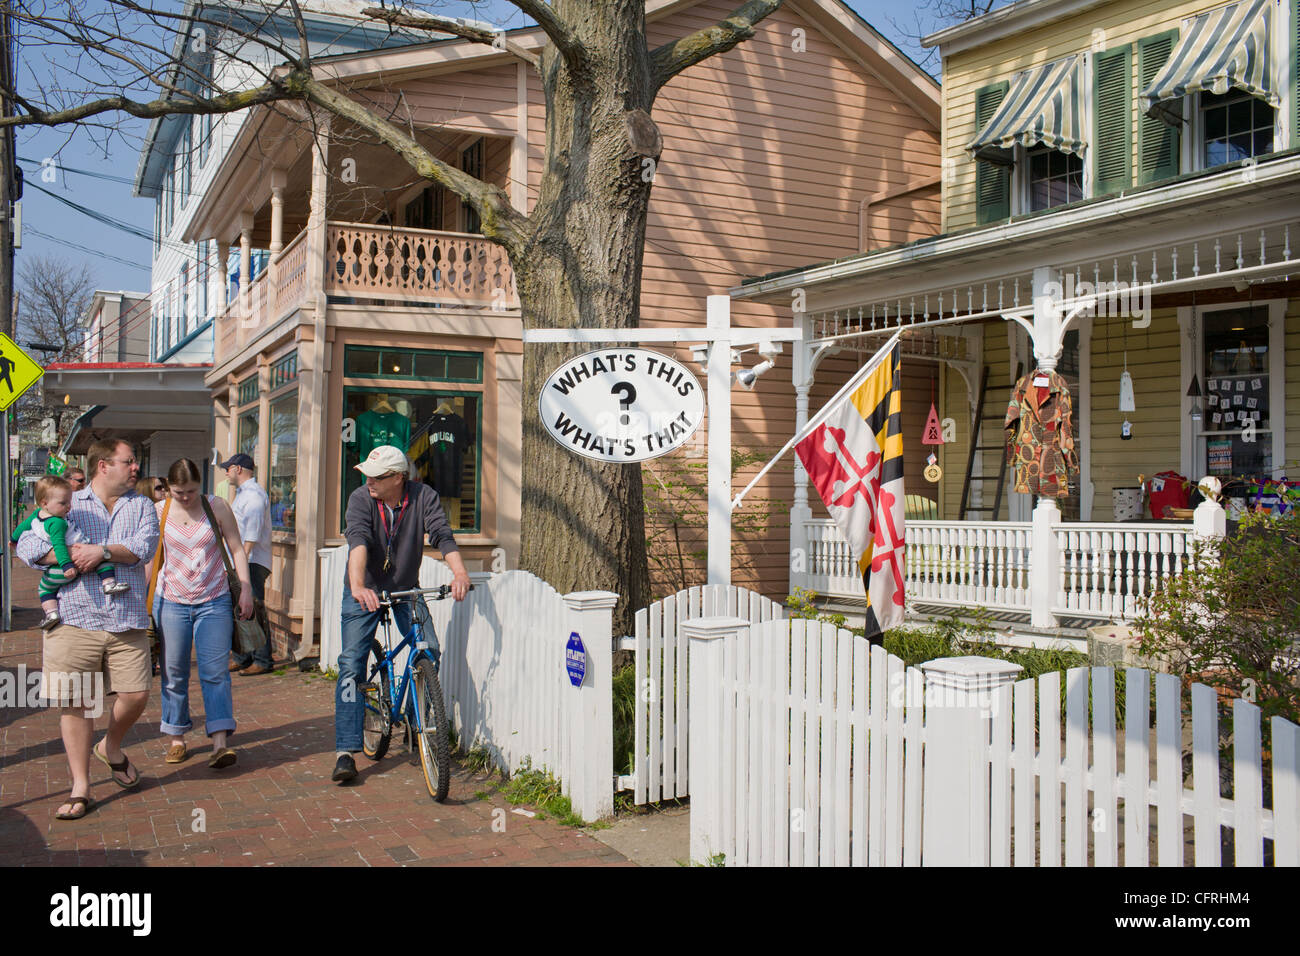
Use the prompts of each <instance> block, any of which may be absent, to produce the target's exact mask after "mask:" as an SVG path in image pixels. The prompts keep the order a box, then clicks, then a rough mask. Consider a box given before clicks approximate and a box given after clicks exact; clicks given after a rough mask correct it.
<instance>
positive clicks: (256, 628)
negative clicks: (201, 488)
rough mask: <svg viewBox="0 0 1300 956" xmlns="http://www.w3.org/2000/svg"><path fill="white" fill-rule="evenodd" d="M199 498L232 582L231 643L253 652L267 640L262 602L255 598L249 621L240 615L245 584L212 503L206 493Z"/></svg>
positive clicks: (227, 575)
mask: <svg viewBox="0 0 1300 956" xmlns="http://www.w3.org/2000/svg"><path fill="white" fill-rule="evenodd" d="M199 500H200V501H201V502H202V503H203V512H204V514H206V515H207V516H208V524H210V525H212V533H213V534H214V535H216V536H217V547H218V548H219V549H220V551H221V561H222V563H223V564H225V566H226V581H227V582H228V583H229V584H230V613H231V616H232V617H233V618H234V620H235V633H234V639H233V641H232V642H231V643H232V644H233V646H234V648H235V650H236V651H237V652H238V653H240V654H252V653H253V652H254V651H256V650H257V649H258V648H260V647H261V646H262V645H263V644H265V643H266V642H267V636H266V632H265V631H264V630H262V624H261V622H260V621H259V618H260V617H261V615H260V614H259V613H258V608H257V605H258V604H259V603H260V602H258V600H257V599H256V598H254V599H253V616H252V617H250V618H249V619H248V620H247V621H245V620H244V619H243V618H241V617H240V616H239V594H240V592H241V591H242V590H243V588H244V586H243V585H242V584H240V582H239V575H238V574H237V573H236V572H235V568H234V565H232V564H231V561H230V555H229V554H227V553H226V539H225V536H224V535H222V533H221V526H220V525H219V524H217V516H216V515H214V514H213V513H212V505H210V504H209V503H208V499H207V496H206V495H203V496H200V498H199Z"/></svg>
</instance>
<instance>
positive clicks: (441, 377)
mask: <svg viewBox="0 0 1300 956" xmlns="http://www.w3.org/2000/svg"><path fill="white" fill-rule="evenodd" d="M343 374H344V375H345V376H347V377H349V378H414V379H419V380H420V381H441V382H482V381H483V356H482V354H481V353H479V352H441V351H436V350H433V349H382V348H372V347H369V346H362V345H349V346H348V347H347V349H346V350H345V351H344V358H343Z"/></svg>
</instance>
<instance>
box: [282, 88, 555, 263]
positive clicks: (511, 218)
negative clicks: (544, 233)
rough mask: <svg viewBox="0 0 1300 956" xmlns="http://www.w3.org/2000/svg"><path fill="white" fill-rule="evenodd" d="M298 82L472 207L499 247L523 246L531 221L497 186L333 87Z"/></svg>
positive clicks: (512, 249)
mask: <svg viewBox="0 0 1300 956" xmlns="http://www.w3.org/2000/svg"><path fill="white" fill-rule="evenodd" d="M303 86H304V89H305V93H306V98H307V100H308V101H309V102H311V103H314V104H316V105H317V106H319V107H321V108H322V109H324V110H326V111H328V112H330V113H332V114H334V115H335V116H338V117H341V118H343V119H345V120H348V121H349V122H351V123H353V124H355V125H356V126H358V127H360V128H361V129H364V130H366V131H368V132H370V133H373V134H374V135H375V136H376V137H377V138H378V139H379V141H380V142H381V143H383V144H384V145H385V146H388V147H389V148H390V149H392V150H393V151H394V152H395V153H397V155H398V156H400V157H401V158H402V159H403V160H405V161H406V162H407V163H408V164H409V165H410V167H411V168H412V169H414V170H415V171H416V172H417V173H418V174H419V175H420V176H422V177H424V178H425V179H428V180H432V181H433V182H436V183H439V184H441V185H443V186H445V187H447V188H448V189H449V190H451V191H452V192H453V193H455V194H456V195H457V196H459V197H460V198H461V199H463V200H465V201H466V202H467V203H469V204H470V205H471V206H473V207H474V209H475V210H476V211H477V212H478V214H479V218H480V219H481V220H482V231H483V235H484V236H486V237H487V238H489V239H492V240H493V241H495V242H497V243H498V244H500V245H502V246H504V247H505V249H506V251H507V252H509V253H510V254H511V255H512V256H513V255H516V254H519V253H521V252H522V251H523V249H524V247H525V245H526V243H527V242H528V240H529V238H530V236H531V232H532V229H531V225H530V223H529V220H528V217H527V216H525V215H524V214H523V213H521V212H519V211H518V210H516V209H515V208H514V206H512V205H511V204H510V198H509V197H508V196H507V195H506V194H505V191H504V190H502V189H501V188H500V187H498V186H491V185H489V184H487V183H485V182H483V181H482V180H480V179H475V178H474V177H473V176H471V175H469V174H468V173H466V172H464V171H462V170H459V169H456V168H455V167H454V166H450V165H448V164H447V163H444V162H443V161H442V160H440V159H437V158H436V157H434V156H433V154H431V153H430V152H429V151H428V150H427V149H425V148H424V147H423V146H421V145H420V143H419V142H418V141H417V140H416V139H415V138H414V137H413V136H410V135H408V134H407V133H405V132H403V131H402V130H401V129H400V128H399V127H397V126H394V125H393V124H392V123H390V122H389V121H388V120H386V119H384V118H383V117H381V116H378V115H377V114H375V113H374V112H372V111H371V110H369V109H367V108H366V107H364V106H362V105H361V104H360V103H358V102H357V101H356V100H353V99H351V98H349V97H347V96H345V95H344V94H342V93H340V92H339V91H338V90H335V89H333V88H331V87H329V86H326V85H325V84H323V83H321V82H320V81H318V80H315V79H311V78H306V79H305V80H304V82H303Z"/></svg>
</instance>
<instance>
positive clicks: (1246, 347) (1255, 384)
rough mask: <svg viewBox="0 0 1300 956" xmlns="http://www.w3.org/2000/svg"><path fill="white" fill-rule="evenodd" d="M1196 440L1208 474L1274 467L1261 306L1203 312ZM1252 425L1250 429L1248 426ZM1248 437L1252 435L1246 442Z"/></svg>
mask: <svg viewBox="0 0 1300 956" xmlns="http://www.w3.org/2000/svg"><path fill="white" fill-rule="evenodd" d="M1203 321H1204V325H1205V332H1204V337H1203V340H1202V341H1203V345H1202V355H1201V360H1202V368H1203V373H1202V374H1203V376H1204V377H1203V378H1202V381H1203V382H1204V383H1205V397H1204V399H1203V403H1204V406H1205V407H1204V410H1203V412H1202V415H1203V416H1204V418H1203V420H1202V423H1201V432H1200V435H1201V437H1200V440H1201V441H1203V442H1204V443H1205V448H1204V451H1205V454H1206V459H1205V460H1206V471H1207V472H1208V473H1209V474H1211V475H1225V476H1226V475H1231V476H1234V477H1253V478H1259V477H1267V476H1269V474H1270V473H1271V472H1272V470H1273V441H1272V434H1273V431H1272V427H1271V422H1270V419H1269V348H1268V344H1269V343H1268V340H1269V329H1268V309H1267V308H1266V307H1255V308H1241V309H1226V310H1222V311H1215V312H1207V313H1205V315H1204V317H1203ZM1252 425H1253V427H1254V430H1255V434H1254V436H1251V435H1250V433H1249V428H1250V427H1251V426H1252ZM1247 438H1253V440H1252V441H1247Z"/></svg>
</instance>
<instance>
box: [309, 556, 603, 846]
mask: <svg viewBox="0 0 1300 956" xmlns="http://www.w3.org/2000/svg"><path fill="white" fill-rule="evenodd" d="M340 552H341V554H340ZM346 555H347V548H346V546H343V547H341V548H337V549H328V550H323V551H322V552H321V575H322V582H321V667H322V668H327V667H330V666H334V665H335V664H336V662H337V659H338V653H339V650H340V649H341V648H342V635H341V626H340V619H341V613H342V601H343V572H344V568H345V567H346ZM470 578H471V579H472V580H473V582H474V590H473V591H472V592H471V593H470V594H469V595H468V596H467V597H466V599H465V600H464V601H462V602H460V603H457V602H455V601H452V600H450V599H448V600H444V601H430V602H428V608H429V615H430V618H431V620H432V622H433V625H434V629H435V630H436V632H437V635H438V642H439V645H440V647H441V651H442V656H441V666H440V669H439V680H440V683H441V684H442V692H443V697H444V699H445V702H446V705H447V716H448V718H449V719H450V720H451V723H452V726H453V727H455V728H456V731H457V733H458V735H459V737H460V745H461V747H462V748H463V749H465V750H468V749H470V748H471V747H473V746H475V745H479V746H483V747H486V748H487V750H488V751H489V753H490V754H491V755H492V757H493V759H494V761H495V762H496V763H497V765H498V766H500V767H501V768H502V769H504V770H505V771H506V772H507V773H513V772H514V771H516V770H518V769H519V768H520V767H521V766H522V765H524V763H525V762H528V763H530V764H531V765H532V766H533V767H534V768H538V769H542V770H546V771H549V772H550V773H551V774H552V775H554V776H555V777H556V778H557V779H558V780H559V781H560V782H561V784H562V787H563V791H564V793H565V795H567V796H568V797H569V798H570V799H571V801H572V804H573V809H574V811H575V812H576V813H578V814H579V815H580V816H582V817H584V818H586V819H588V820H595V819H599V818H600V817H605V816H609V815H610V814H612V813H613V810H614V791H613V786H612V783H613V780H612V774H611V769H612V766H613V759H614V756H613V753H614V749H613V748H614V744H613V712H612V686H611V681H612V674H611V668H612V648H613V638H612V635H611V628H612V621H613V610H614V604H615V601H616V600H617V595H615V594H611V593H609V592H607V591H584V592H577V593H574V594H566V595H561V594H560V593H559V592H557V591H556V590H555V589H554V588H552V587H551V586H550V585H549V584H547V583H546V582H545V581H542V580H541V579H540V578H537V577H535V576H534V575H531V574H529V573H527V572H525V571H507V572H505V573H504V574H471V575H470ZM450 582H451V573H450V572H449V571H448V570H447V568H446V566H445V565H444V564H443V563H442V562H440V561H435V560H434V559H432V558H425V559H424V562H423V564H422V565H421V566H420V586H421V587H437V586H439V585H441V584H449V583H450ZM573 633H577V634H578V635H580V637H581V639H582V642H583V645H584V647H585V649H586V669H585V670H586V673H585V675H584V678H583V681H582V684H581V685H580V686H578V687H575V686H573V685H572V684H571V683H570V681H569V677H568V672H567V670H566V666H565V662H566V655H565V650H566V646H567V644H568V642H569V637H570V635H571V634H573ZM393 639H394V640H395V641H396V640H400V637H399V636H398V635H397V633H396V630H395V629H394V632H393Z"/></svg>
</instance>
